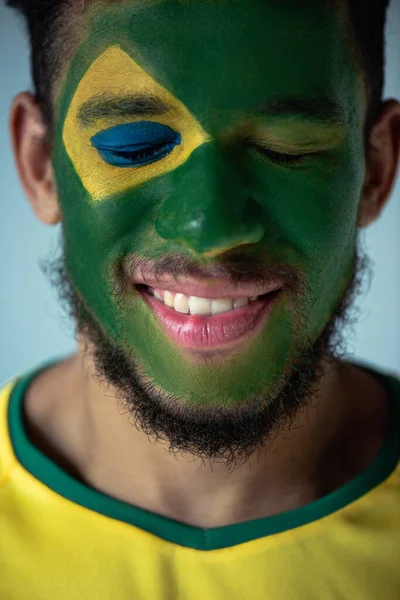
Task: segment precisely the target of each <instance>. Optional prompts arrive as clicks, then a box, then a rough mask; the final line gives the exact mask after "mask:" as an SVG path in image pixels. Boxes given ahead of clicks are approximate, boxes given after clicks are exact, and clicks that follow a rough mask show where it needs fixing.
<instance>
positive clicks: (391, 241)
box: [0, 0, 400, 383]
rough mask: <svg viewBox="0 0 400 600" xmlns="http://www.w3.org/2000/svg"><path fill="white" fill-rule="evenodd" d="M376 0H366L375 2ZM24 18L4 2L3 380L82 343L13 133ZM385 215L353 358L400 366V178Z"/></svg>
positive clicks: (399, 21)
mask: <svg viewBox="0 0 400 600" xmlns="http://www.w3.org/2000/svg"><path fill="white" fill-rule="evenodd" d="M367 1H368V0H366V2H367ZM18 21H19V19H18V18H17V16H16V15H15V14H14V12H13V11H11V10H10V9H6V8H5V7H4V6H3V4H0V74H1V79H0V81H1V88H0V140H1V143H0V196H1V202H0V250H1V258H0V269H1V270H0V275H1V287H0V302H1V312H0V334H1V347H0V356H1V361H0V383H2V382H3V381H6V380H7V379H8V378H9V377H11V376H13V375H15V374H17V373H19V372H21V371H23V370H25V369H30V368H32V367H34V366H35V365H36V364H38V363H40V362H42V361H46V360H47V359H49V358H51V357H53V356H56V355H63V354H68V353H70V352H72V351H74V349H75V348H76V342H75V340H74V337H73V326H72V324H71V323H70V322H69V321H68V319H67V317H65V316H64V313H63V312H62V309H61V307H60V305H59V303H58V300H57V297H56V292H55V291H53V290H52V288H51V287H50V284H49V283H48V282H47V280H46V278H45V277H44V275H43V274H42V272H41V271H40V269H39V266H38V261H39V260H40V259H41V258H46V257H47V256H48V255H49V253H51V252H55V251H56V250H57V245H58V240H59V237H60V226H59V225H58V226H55V227H48V226H45V225H43V224H41V223H40V221H38V220H37V219H36V218H35V216H34V214H33V212H32V210H31V207H30V205H29V203H28V201H27V199H26V198H25V196H24V193H23V191H22V188H21V186H20V183H19V180H18V176H17V173H16V170H15V167H14V161H13V156H12V152H11V146H10V141H9V134H8V113H9V109H10V105H11V101H12V98H13V96H14V95H15V94H17V93H18V92H20V91H23V90H28V89H29V88H30V74H29V65H28V54H29V53H28V45H27V42H26V40H25V36H24V33H23V28H22V27H21V26H20V25H19V22H18ZM387 45H388V48H387V53H388V54H387V69H386V77H387V80H386V89H385V95H386V97H396V98H400V65H399V59H400V9H399V2H398V1H397V0H392V6H391V7H390V9H389V15H388V25H387ZM397 182H398V183H397V185H396V187H395V189H394V191H393V193H392V197H391V199H390V202H389V204H388V206H387V208H386V210H385V212H384V214H383V215H382V217H381V219H380V220H379V221H378V222H377V223H376V224H374V225H372V226H371V227H370V228H369V229H368V230H367V231H366V234H365V244H366V247H367V249H368V251H369V254H370V256H371V257H372V259H373V261H374V263H375V274H374V279H373V283H372V286H371V288H370V290H369V292H368V293H367V294H366V295H365V296H364V298H363V299H359V300H358V303H357V305H358V306H359V308H360V309H361V317H360V319H359V322H358V325H357V326H356V328H355V330H354V335H351V336H349V338H348V341H349V343H348V350H349V355H350V356H351V357H352V359H358V360H362V361H363V362H366V363H369V364H371V365H373V366H377V367H380V368H383V369H385V370H389V371H392V372H395V373H398V374H400V235H399V229H400V182H399V179H397Z"/></svg>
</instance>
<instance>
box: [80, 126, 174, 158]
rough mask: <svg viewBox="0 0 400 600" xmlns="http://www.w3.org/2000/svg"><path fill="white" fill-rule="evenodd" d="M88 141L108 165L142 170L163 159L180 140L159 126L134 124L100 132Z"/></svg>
mask: <svg viewBox="0 0 400 600" xmlns="http://www.w3.org/2000/svg"><path fill="white" fill-rule="evenodd" d="M90 141H91V143H92V146H94V148H96V150H97V151H98V153H99V154H100V156H101V158H102V159H103V160H104V161H105V162H107V163H108V164H110V165H112V166H115V167H142V166H145V165H148V164H151V163H153V162H156V161H158V160H161V159H162V158H164V157H165V156H167V154H169V153H170V152H171V151H172V150H173V149H174V147H175V146H176V145H177V144H180V143H181V136H180V134H179V133H178V132H176V131H174V130H173V129H172V128H171V127H168V125H164V124H163V123H157V122H155V121H138V122H134V123H127V124H123V125H117V126H116V127H111V128H110V129H106V130H104V131H100V132H99V133H97V134H96V135H94V136H93V137H92V138H91V140H90Z"/></svg>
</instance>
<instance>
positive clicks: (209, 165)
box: [54, 2, 365, 406]
mask: <svg viewBox="0 0 400 600" xmlns="http://www.w3.org/2000/svg"><path fill="white" fill-rule="evenodd" d="M255 7H256V8H255ZM226 10H227V9H226V8H224V7H221V6H220V5H218V4H216V5H215V4H213V3H211V4H210V3H205V4H201V3H200V4H199V3H189V4H188V5H183V6H182V5H180V4H179V3H178V4H177V3H174V2H167V3H160V4H156V5H155V6H153V5H146V4H145V5H144V7H143V8H141V7H138V8H137V7H136V6H135V5H133V6H132V5H127V6H126V8H124V7H123V6H114V5H112V6H111V7H108V8H107V9H104V10H103V11H99V12H95V11H93V13H91V15H90V17H92V18H90V17H89V16H88V19H87V30H88V38H87V40H86V41H85V42H83V43H82V45H81V46H80V47H79V49H78V50H77V53H76V55H75V56H74V58H73V60H72V63H71V67H70V69H69V71H68V75H67V78H66V81H65V84H64V86H63V89H62V91H61V94H60V98H59V102H58V114H57V125H58V134H57V144H56V151H55V159H54V169H55V173H56V179H57V185H58V189H59V194H60V203H61V210H62V213H63V224H64V228H65V232H66V255H67V261H68V267H69V271H70V273H71V275H72V278H73V281H74V284H75V286H76V287H77V288H78V289H79V291H80V293H81V294H82V295H83V296H84V298H85V300H86V303H87V304H88V305H89V306H90V307H91V309H92V311H93V312H94V313H95V314H96V316H97V317H98V319H99V321H100V322H101V324H102V326H103V327H104V328H105V329H106V330H107V333H108V334H109V335H111V336H113V337H114V339H116V340H118V342H119V343H121V344H123V346H124V348H126V349H128V350H129V351H131V352H132V354H133V355H134V356H135V357H136V359H137V360H138V361H139V362H140V364H141V365H142V366H143V370H144V372H145V374H146V376H147V377H149V378H151V379H152V380H154V382H155V383H156V384H157V385H158V386H159V387H160V388H161V389H162V390H163V391H164V392H165V393H166V394H168V395H171V396H174V397H181V398H183V399H184V401H185V402H189V403H196V404H198V403H202V404H205V405H207V406H208V405H210V404H211V405H212V406H214V405H215V403H216V402H218V403H220V402H221V398H226V399H227V404H228V405H232V404H237V403H241V402H242V403H243V402H244V401H245V400H246V399H247V398H248V397H249V395H251V394H252V395H254V396H255V397H257V396H259V395H260V394H266V393H273V392H274V391H275V389H276V386H277V385H278V386H281V378H282V375H283V374H284V373H285V371H286V370H287V369H288V366H289V365H290V364H291V362H292V361H293V359H294V357H295V356H296V354H297V353H298V352H299V345H300V346H301V344H303V343H304V340H305V339H306V338H307V337H309V338H311V339H315V338H316V337H317V335H318V334H319V333H320V332H321V331H322V329H323V327H324V326H325V325H326V323H327V320H328V318H329V316H330V315H331V313H332V311H333V308H334V306H335V304H336V302H337V301H338V299H339V298H340V296H341V295H342V293H343V291H344V287H345V285H346V284H347V283H348V281H349V277H350V270H351V267H352V262H353V258H354V257H353V253H354V244H355V230H356V216H357V208H358V202H357V201H358V198H359V195H360V192H361V188H362V183H363V180H364V175H365V164H364V158H363V152H362V150H363V136H362V122H363V107H364V102H363V95H362V91H361V86H360V78H359V77H357V75H356V74H355V72H354V70H353V69H352V68H351V67H350V65H349V62H348V51H346V48H345V47H344V44H343V43H342V44H341V45H340V44H338V41H339V31H338V24H337V23H336V22H335V21H334V20H333V19H332V18H329V17H328V15H327V13H326V10H325V11H324V10H321V9H316V7H315V6H314V4H313V3H311V4H310V7H309V9H308V10H307V9H305V10H302V11H295V10H294V9H293V8H292V9H291V10H287V9H285V8H281V7H279V6H276V5H270V4H269V3H264V2H259V3H256V4H254V5H253V4H251V5H249V4H248V3H243V2H239V3H238V4H237V6H235V9H234V11H235V13H234V14H235V16H234V17H233V16H232V17H230V18H229V19H228V18H227V16H226V15H227V13H226ZM316 10H317V18H318V19H319V18H321V28H319V31H318V32H315V31H313V29H314V27H313V24H312V23H313V21H312V20H311V19H310V17H311V15H312V14H314V13H315V11H316ZM221 11H222V12H221ZM298 18H300V19H301V23H302V26H301V27H300V26H299V22H298ZM226 19H228V25H227V26H225V25H224V26H222V25H221V23H224V22H225V20H226ZM191 22H196V23H197V24H198V31H199V33H198V35H197V36H196V37H195V39H193V36H192V35H191V34H189V32H188V34H187V35H183V33H182V32H183V31H184V30H185V28H187V24H188V23H191ZM107 23H111V25H109V26H108V27H106V24H107ZM264 23H268V24H269V25H268V32H271V35H270V34H269V35H267V36H266V35H265V26H264ZM303 23H304V27H303ZM283 27H284V28H285V36H284V38H282V36H281V35H280V33H279V34H277V33H273V32H280V31H282V28H283ZM299 31H303V34H302V36H301V37H300V36H299ZM99 32H100V33H99ZM104 32H107V33H106V35H104ZM303 36H304V38H305V39H303ZM154 37H155V38H156V39H157V44H156V45H155V44H154ZM266 38H267V40H266ZM209 39H211V40H212V41H211V43H206V40H209ZM238 39H239V40H240V44H238V43H237V40H238ZM171 40H172V41H171ZM288 40H290V41H289V42H288ZM117 42H118V43H119V44H120V46H122V48H123V49H124V51H125V52H126V53H129V55H130V56H131V57H132V58H133V59H134V61H135V62H137V63H139V64H140V66H141V68H142V69H144V71H145V72H146V73H149V72H151V73H155V74H156V76H157V78H158V80H160V82H161V83H162V85H164V86H165V87H167V88H168V89H172V90H176V93H175V95H176V97H177V98H178V99H179V101H180V102H181V103H183V105H184V106H185V107H187V108H188V110H190V112H191V114H192V115H194V116H195V118H196V120H197V121H199V123H200V125H198V126H197V127H196V128H195V127H194V126H193V127H192V128H190V127H189V132H188V134H187V136H186V139H185V140H184V142H186V144H187V145H189V143H190V142H191V140H192V138H193V137H194V136H195V132H194V131H192V130H191V129H196V130H200V127H201V126H202V128H203V129H204V130H205V131H206V132H207V133H208V135H209V136H210V137H211V140H210V142H208V143H200V145H199V146H198V147H197V148H196V149H195V151H193V152H192V153H191V154H190V157H189V158H188V159H187V160H186V161H185V162H184V163H183V164H181V165H180V166H179V168H173V169H172V170H169V169H168V171H167V173H164V167H163V163H162V161H160V162H159V163H155V164H154V165H152V166H151V167H149V170H150V174H149V176H148V179H147V181H145V183H143V182H140V180H141V173H140V172H139V173H138V174H137V173H136V172H135V171H136V170H130V171H129V173H128V175H127V174H126V170H124V173H123V174H122V175H121V177H122V178H123V177H128V178H129V181H127V182H126V184H125V185H126V187H127V189H126V190H118V192H117V193H114V194H113V190H110V189H109V188H107V187H106V192H105V194H104V195H103V196H101V189H102V184H103V182H102V181H101V178H102V177H103V176H104V179H106V178H110V177H112V172H111V171H110V167H109V166H108V165H106V164H104V163H103V164H102V162H101V161H100V159H97V161H96V162H91V160H90V159H91V157H92V156H94V154H95V153H96V151H95V150H94V149H93V151H92V152H91V153H90V154H89V152H88V154H87V156H86V153H85V154H83V151H81V152H82V155H81V158H82V162H83V164H87V169H88V170H94V171H95V172H96V174H95V176H94V177H95V186H94V187H95V188H96V192H95V191H94V189H93V192H92V194H89V193H88V192H87V191H86V190H85V189H84V188H83V186H82V180H81V179H80V178H79V177H77V175H76V172H75V170H74V164H73V161H71V160H70V159H69V156H68V152H66V147H65V145H66V144H65V142H66V141H67V149H68V141H69V140H70V138H72V139H73V140H76V145H77V146H78V147H80V148H82V147H84V148H85V145H88V144H89V140H90V137H91V135H92V134H93V132H94V131H100V130H101V129H102V128H103V129H104V128H106V127H107V126H108V127H111V126H113V125H115V124H117V123H121V121H122V122H124V120H125V122H128V120H132V118H131V117H129V118H125V119H121V118H120V117H119V118H117V119H107V120H104V121H103V122H102V123H96V124H95V125H94V126H93V128H89V131H87V129H79V128H78V127H77V125H76V123H71V122H70V121H69V114H70V112H69V111H70V110H71V108H73V102H74V99H75V100H76V102H77V104H78V108H79V107H80V106H81V105H82V104H81V99H80V98H78V99H77V95H79V92H80V90H79V86H82V85H84V83H85V78H86V77H88V76H91V78H92V81H91V82H90V84H89V88H91V89H92V88H94V87H97V86H99V82H102V84H101V85H100V86H99V87H98V88H97V89H99V90H100V91H102V92H109V93H111V91H112V90H113V88H114V85H115V88H116V89H118V85H119V87H120V88H121V89H122V90H124V91H126V92H127V93H128V92H129V90H130V89H132V87H131V86H133V85H134V81H135V79H134V78H133V79H132V83H131V82H129V83H128V86H127V88H125V87H124V86H125V82H126V81H127V80H128V77H129V71H128V68H129V67H128V66H127V65H126V63H125V62H124V60H123V59H124V58H125V57H124V56H123V55H122V53H121V58H120V60H117V59H114V60H111V58H110V59H107V56H104V54H102V53H103V52H105V53H106V54H107V49H109V48H110V47H114V46H115V44H116V43H117ZM203 46H206V48H205V49H203V50H202V51H201V52H200V48H203ZM299 46H301V52H299V53H297V51H296V53H294V50H295V49H297V48H298V47H299ZM337 46H338V47H337ZM241 47H244V48H246V52H242V51H241V50H240V48H241ZM285 48H286V52H285ZM105 49H106V50H105ZM316 49H318V57H316V54H317V52H316ZM288 50H289V51H288ZM274 52H275V53H278V52H279V54H282V55H283V57H286V58H283V60H282V61H276V60H271V56H273V55H274ZM320 52H321V53H322V56H321V54H319V53H320ZM294 54H296V56H295V57H294ZM99 56H100V57H101V56H103V59H102V60H101V61H100V64H99V63H98V64H97V65H96V63H95V61H96V59H98V58H99ZM215 56H218V57H219V61H218V63H216V61H215V60H213V57H215ZM331 56H334V60H333V61H331V62H332V63H333V64H332V68H331V70H327V69H326V68H325V65H326V63H327V62H328V61H329V57H331ZM125 60H126V59H125ZM127 62H128V61H127ZM249 62H251V64H252V68H251V69H249V68H248V64H249ZM108 63H110V64H109V65H108ZM120 65H121V67H120V68H119V66H120ZM304 65H308V66H307V69H305V68H304ZM132 66H133V67H134V65H132ZM90 68H92V69H93V70H92V72H91V73H90V75H88V69H90ZM115 71H117V75H116V77H115V79H116V81H115V84H114V81H112V84H114V85H112V84H110V78H109V77H108V76H107V73H110V74H111V73H114V72H115ZM196 71H198V72H201V73H202V82H203V83H202V86H201V89H200V90H199V85H198V83H197V82H196V79H195V78H194V77H193V73H195V72H196ZM220 71H222V72H223V73H224V74H225V76H224V78H223V85H221V86H215V85H213V82H214V81H215V78H216V77H218V73H219V72H220ZM255 74H257V76H255ZM238 81H240V86H239V85H238ZM96 84H97V86H96ZM137 85H138V86H139V85H140V84H139V83H138V84H137ZM110 88H111V91H110ZM133 89H134V88H133ZM148 89H150V90H152V89H153V86H151V85H148ZM293 89H297V90H298V93H299V95H305V96H306V97H310V96H311V95H312V94H318V95H319V96H323V95H326V96H327V97H328V98H329V99H333V100H335V101H337V102H338V103H339V105H340V109H341V111H342V113H343V121H344V124H343V127H344V132H343V131H342V130H340V131H338V128H337V127H335V128H334V130H331V129H329V128H328V127H327V126H326V127H325V129H327V130H328V131H326V132H325V134H324V133H323V132H322V131H321V130H320V129H317V126H316V124H314V123H312V124H310V125H308V126H307V125H306V123H303V124H302V125H303V127H302V129H303V132H304V133H303V134H301V133H300V131H299V130H300V124H299V123H298V124H297V131H294V132H291V131H290V127H291V121H292V119H293V120H296V118H295V117H292V119H288V118H286V119H283V118H280V119H278V118H270V117H269V116H268V115H267V116H266V118H265V119H263V120H262V121H261V119H259V117H257V118H256V109H257V108H258V107H259V106H260V105H261V104H263V103H264V102H268V101H270V100H271V99H272V97H273V96H287V95H292V90H293ZM219 107H222V108H219ZM139 118H141V119H142V120H143V117H139ZM153 118H154V117H153ZM171 120H172V119H171V118H168V117H166V118H165V121H164V122H166V123H167V124H171V125H174V128H177V127H178V126H179V123H180V121H181V120H183V117H181V116H180V115H179V116H178V117H175V122H172V123H171ZM247 120H249V121H250V122H251V121H252V120H253V121H254V122H257V125H258V126H259V128H260V129H261V128H262V130H263V132H264V133H263V137H264V139H265V142H264V143H267V140H268V136H269V135H270V132H272V136H273V137H274V149H276V147H277V142H276V138H278V139H279V140H282V141H281V142H280V149H281V151H282V152H284V151H285V150H286V149H287V148H288V147H290V149H291V148H292V146H291V143H292V140H293V138H294V139H295V140H296V141H297V147H296V148H295V149H294V151H295V152H296V153H299V152H301V151H303V148H299V147H298V144H299V141H298V140H299V139H301V138H302V137H303V135H304V136H305V138H306V140H307V149H308V150H310V149H311V148H312V150H313V152H314V151H315V152H316V154H317V155H316V156H313V157H310V158H309V159H306V160H304V163H302V165H301V166H295V167H294V166H292V167H290V168H288V167H286V166H282V165H276V164H274V163H273V162H272V161H268V160H266V159H261V156H260V154H259V153H257V151H256V150H255V149H254V148H252V147H247V148H243V149H241V150H237V149H236V147H235V142H236V138H237V137H239V135H242V131H243V129H244V130H245V131H246V133H247V131H248V130H250V129H251V126H250V125H249V126H248V128H246V126H245V125H244V123H245V121H247ZM297 120H299V119H297ZM161 122H163V121H161ZM251 125H254V123H251ZM321 129H322V127H321ZM196 133H197V131H196ZM198 137H203V138H204V137H205V136H204V134H203V135H202V136H201V135H200V134H198ZM188 138H189V139H188ZM327 140H329V141H327ZM223 142H224V144H225V145H226V150H225V151H223V148H221V147H220V145H222V143H223ZM320 145H322V147H323V151H320ZM310 147H311V148H310ZM327 147H328V150H327V149H326V148H327ZM78 160H79V156H78V157H76V159H75V168H76V163H77V162H78ZM167 160H168V159H167ZM102 169H104V171H107V173H106V174H105V175H103V173H102ZM111 169H112V168H111ZM97 171H98V172H97ZM78 172H79V166H78ZM113 174H114V180H116V182H118V180H119V173H118V172H116V171H115V168H114V170H113ZM107 176H108V177H107ZM136 178H138V179H139V182H140V184H139V183H138V184H135V183H136V182H135V179H136ZM222 184H223V188H222V189H223V192H222V194H221V185H222ZM96 186H97V187H96ZM119 187H120V186H119ZM124 187H125V186H124ZM93 196H95V200H94V199H93ZM321 205H323V210H321ZM228 207H229V210H228ZM77 214H79V220H77V219H76V215H77ZM111 215H112V216H111ZM110 220H111V221H112V227H109V226H108V224H109V223H110ZM249 244H252V247H251V248H250V247H249ZM228 250H236V251H237V252H240V251H241V252H242V253H243V254H245V255H246V256H248V257H249V262H250V260H251V259H253V260H255V258H259V260H260V262H261V264H262V265H263V267H264V269H265V270H267V269H268V267H271V266H274V265H276V263H277V262H278V264H284V265H287V266H289V267H292V268H293V270H296V271H299V272H300V273H301V275H302V278H303V279H304V280H305V281H306V283H307V284H308V286H309V288H310V294H309V296H308V297H307V298H304V304H305V306H304V310H305V312H306V314H305V316H304V321H305V323H304V324H303V323H301V324H297V323H296V322H295V317H294V315H293V299H292V298H290V297H289V295H288V294H287V295H286V297H282V299H281V300H280V302H279V304H278V305H277V306H276V308H275V310H274V313H273V315H271V320H270V323H269V325H268V327H266V328H265V330H264V331H263V332H262V334H261V335H260V336H259V337H258V339H257V340H256V341H254V342H251V343H249V344H248V345H247V346H246V348H244V349H243V350H241V351H240V352H239V353H237V354H234V355H229V356H228V357H227V360H224V361H220V362H219V363H218V364H213V365H212V366H211V369H210V367H209V365H208V364H206V365H203V364H198V362H195V364H193V361H192V360H191V357H188V356H187V353H182V352H181V350H180V349H179V348H177V347H175V346H174V345H172V344H171V343H170V342H169V340H168V339H167V338H166V337H165V335H164V334H163V333H162V331H161V330H160V328H159V327H158V325H157V324H156V323H155V322H154V319H153V318H152V315H151V314H150V313H149V311H148V310H147V308H146V307H145V306H144V304H143V302H142V300H141V299H140V298H139V297H138V296H135V295H133V294H132V293H131V292H130V293H127V294H126V296H124V298H123V305H122V309H123V310H124V314H123V316H122V317H121V306H120V304H119V303H118V305H116V302H115V299H114V298H113V295H112V293H110V292H111V291H112V289H114V288H115V282H113V281H112V280H111V281H110V279H111V278H110V272H111V271H112V269H113V267H114V266H115V264H116V262H117V261H118V260H120V259H121V258H122V257H123V256H126V255H127V254H133V255H135V256H143V255H144V256H145V257H146V258H147V259H157V258H160V257H161V256H164V255H168V254H171V255H173V256H174V257H178V256H179V255H183V256H186V257H187V256H189V257H193V259H192V260H193V263H194V264H199V265H204V267H205V269H207V267H210V266H212V265H213V264H215V262H216V258H217V257H218V258H220V257H222V260H224V257H225V256H226V253H227V252H228ZM256 251H257V254H256V256H254V255H255V252H256ZM210 254H212V258H208V259H207V257H208V256H209V255H210ZM83 256H90V257H92V259H91V262H90V270H88V269H87V268H85V267H84V266H83V262H82V257H83ZM225 260H226V258H225ZM210 270H211V269H210ZM226 275H227V276H229V266H228V265H227V268H226ZM210 284H212V280H211V278H210ZM299 328H300V329H301V331H300V332H298V331H297V330H298V329H299ZM149 331H150V332H151V333H150V335H149ZM297 337H299V338H300V341H299V340H298V339H296V338H297ZM143 339H145V340H146V343H145V344H143V343H142V342H141V340H143ZM238 371H240V373H241V377H240V378H238V377H237V376H236V373H237V372H238Z"/></svg>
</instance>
